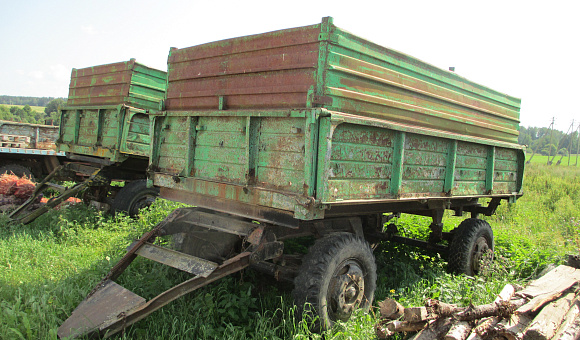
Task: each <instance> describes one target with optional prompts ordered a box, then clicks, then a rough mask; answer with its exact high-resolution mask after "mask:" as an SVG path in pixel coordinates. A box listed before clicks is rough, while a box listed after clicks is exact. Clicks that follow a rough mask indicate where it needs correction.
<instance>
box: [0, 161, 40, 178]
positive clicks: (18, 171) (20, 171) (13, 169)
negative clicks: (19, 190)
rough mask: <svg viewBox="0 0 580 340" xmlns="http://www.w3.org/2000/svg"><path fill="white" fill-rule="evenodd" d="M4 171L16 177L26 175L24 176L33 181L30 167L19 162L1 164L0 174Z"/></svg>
mask: <svg viewBox="0 0 580 340" xmlns="http://www.w3.org/2000/svg"><path fill="white" fill-rule="evenodd" d="M5 173H8V174H10V173H13V174H15V175H16V176H18V177H22V176H26V178H28V179H30V180H31V181H34V175H33V174H32V171H30V169H28V168H27V167H25V166H22V165H20V164H6V165H3V166H1V167H0V175H3V174H5Z"/></svg>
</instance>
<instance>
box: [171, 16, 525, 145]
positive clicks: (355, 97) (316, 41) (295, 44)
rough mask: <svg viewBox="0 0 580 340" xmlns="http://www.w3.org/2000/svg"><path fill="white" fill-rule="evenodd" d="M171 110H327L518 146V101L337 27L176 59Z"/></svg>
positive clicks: (295, 31)
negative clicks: (320, 108)
mask: <svg viewBox="0 0 580 340" xmlns="http://www.w3.org/2000/svg"><path fill="white" fill-rule="evenodd" d="M168 63H169V74H168V82H169V85H168V94H167V108H168V109H169V110H214V109H218V108H219V109H230V110H234V109H276V108H304V107H306V108H310V107H323V108H326V109H329V110H333V111H340V112H346V113H352V114H357V115H360V116H364V117H369V118H378V119H388V120H391V121H393V122H398V123H404V124H409V125H411V126H417V127H422V128H430V129H436V130H438V131H448V132H453V133H460V134H463V135H466V136H478V137H483V138H489V139H494V140H497V141H504V142H510V143H514V142H517V136H518V128H519V111H520V102H521V101H520V99H517V98H514V97H511V96H508V95H505V94H503V93H500V92H497V91H494V90H492V89H490V88H488V87H485V86H482V85H479V84H476V83H474V82H471V81H469V80H467V79H465V78H462V77H460V76H458V75H457V74H455V73H453V72H448V71H445V70H442V69H440V68H437V67H434V66H432V65H430V64H428V63H425V62H423V61H421V60H418V59H416V58H413V57H411V56H408V55H405V54H403V53H400V52H398V51H395V50H392V49H389V48H386V47H382V46H379V45H377V44H374V43H372V42H370V41H368V40H365V39H362V38H360V37H357V36H355V35H353V34H350V33H348V32H346V31H344V30H341V29H340V28H338V27H336V26H334V25H333V22H332V18H324V19H323V21H322V23H320V24H318V25H312V26H305V27H298V28H292V29H287V30H281V31H276V32H270V33H264V34H258V35H252V36H247V37H239V38H234V39H229V40H223V41H218V42H213V43H209V44H204V45H199V46H193V47H189V48H184V49H174V50H172V51H171V52H170V57H169V62H168Z"/></svg>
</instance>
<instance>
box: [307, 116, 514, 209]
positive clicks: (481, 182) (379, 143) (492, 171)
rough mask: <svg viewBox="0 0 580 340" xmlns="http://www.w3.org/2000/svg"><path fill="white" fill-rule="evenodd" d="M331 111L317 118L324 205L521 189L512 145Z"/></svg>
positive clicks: (494, 193)
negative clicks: (433, 131)
mask: <svg viewBox="0 0 580 340" xmlns="http://www.w3.org/2000/svg"><path fill="white" fill-rule="evenodd" d="M332 116H334V118H333V117H332ZM332 116H331V117H324V118H322V119H321V131H324V133H323V132H321V135H320V145H321V147H320V148H319V155H318V159H319V163H318V176H319V177H318V183H317V188H318V189H317V199H320V200H322V201H323V202H324V203H327V204H331V205H332V204H335V203H340V204H341V205H342V206H344V205H345V204H346V205H348V204H349V202H350V204H354V205H364V204H365V202H372V203H377V202H380V201H381V200H382V201H384V202H392V201H394V200H406V199H447V198H452V197H493V196H502V197H508V196H511V195H518V194H520V193H521V189H522V187H521V185H522V178H523V170H524V169H523V159H524V153H523V151H522V149H521V147H519V146H518V145H515V144H514V145H513V146H512V147H510V146H509V144H507V143H504V144H501V145H499V144H498V145H496V144H495V143H493V142H492V141H490V140H487V141H486V140H483V139H482V140H477V139H476V138H466V137H461V138H459V137H456V138H457V139H456V138H454V136H453V135H448V136H447V137H446V136H445V135H441V136H430V135H429V134H430V133H431V131H430V130H424V131H421V129H417V128H409V129H405V125H398V126H397V125H396V124H393V123H391V122H390V121H384V123H383V122H382V121H378V120H367V119H364V118H355V119H352V120H350V121H349V119H348V118H347V117H348V115H345V114H340V113H336V112H333V113H332ZM381 125H383V126H381ZM324 126H330V128H326V129H325V128H324ZM457 136H459V135H457ZM458 139H459V140H458ZM325 141H329V142H326V145H325ZM361 209H363V208H362V207H361Z"/></svg>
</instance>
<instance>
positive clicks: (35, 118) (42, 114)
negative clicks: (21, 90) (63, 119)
mask: <svg viewBox="0 0 580 340" xmlns="http://www.w3.org/2000/svg"><path fill="white" fill-rule="evenodd" d="M4 97H8V96H4ZM13 98H29V99H45V98H35V97H13ZM37 103H40V102H37ZM65 103H66V100H65V99H63V98H52V99H51V100H50V101H48V102H47V103H46V104H43V105H38V104H35V105H31V104H15V103H12V104H8V105H3V104H0V120H8V121H12V122H22V123H33V124H48V125H58V124H59V121H60V116H59V114H58V107H59V106H63V105H64V104H65ZM31 106H40V107H43V108H44V109H41V110H42V111H38V109H34V110H33V109H32V107H31Z"/></svg>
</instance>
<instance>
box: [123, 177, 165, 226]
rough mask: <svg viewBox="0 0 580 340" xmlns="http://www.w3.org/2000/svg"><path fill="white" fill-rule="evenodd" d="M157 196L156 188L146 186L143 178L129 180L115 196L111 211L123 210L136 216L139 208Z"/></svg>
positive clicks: (144, 206) (148, 203) (157, 190)
mask: <svg viewBox="0 0 580 340" xmlns="http://www.w3.org/2000/svg"><path fill="white" fill-rule="evenodd" d="M157 196H159V189H158V188H148V187H147V181H146V180H144V179H140V180H136V181H131V182H129V183H127V184H125V186H124V187H123V188H121V190H119V192H118V193H117V195H116V196H115V200H114V201H113V207H112V212H113V214H116V213H118V212H124V213H126V214H128V215H129V216H131V217H135V216H137V214H139V210H140V209H143V208H147V207H148V206H150V205H151V204H152V203H153V201H155V198H157Z"/></svg>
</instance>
